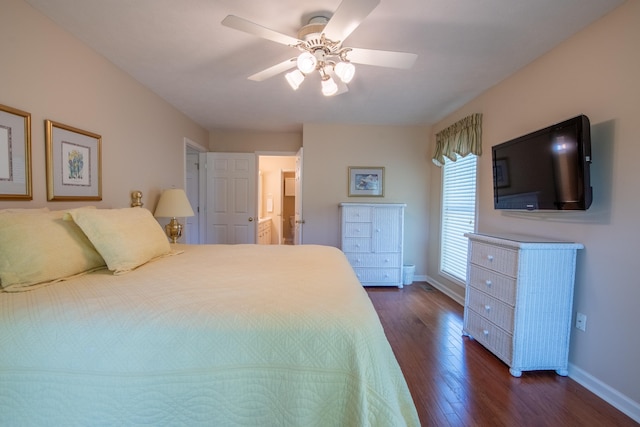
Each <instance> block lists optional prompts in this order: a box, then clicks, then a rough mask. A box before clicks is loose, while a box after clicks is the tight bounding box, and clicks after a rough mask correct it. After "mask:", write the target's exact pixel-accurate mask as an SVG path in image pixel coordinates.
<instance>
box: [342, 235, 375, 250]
mask: <svg viewBox="0 0 640 427" xmlns="http://www.w3.org/2000/svg"><path fill="white" fill-rule="evenodd" d="M342 251H343V252H371V239H370V238H366V237H363V238H361V239H358V238H345V239H343V245H342Z"/></svg>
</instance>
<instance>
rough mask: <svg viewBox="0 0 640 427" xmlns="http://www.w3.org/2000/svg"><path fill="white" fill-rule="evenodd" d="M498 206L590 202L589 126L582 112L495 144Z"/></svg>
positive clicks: (558, 206) (569, 206)
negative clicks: (576, 115)
mask: <svg viewBox="0 0 640 427" xmlns="http://www.w3.org/2000/svg"><path fill="white" fill-rule="evenodd" d="M492 159H493V192H494V207H495V209H515V210H560V211H567V210H586V209H588V208H589V206H591V198H592V189H591V181H590V175H589V173H590V171H589V166H590V164H591V128H590V123H589V118H588V117H587V116H585V115H580V116H578V117H574V118H572V119H569V120H566V121H564V122H561V123H558V124H555V125H553V126H549V127H547V128H545V129H541V130H538V131H536V132H532V133H530V134H527V135H524V136H521V137H518V138H515V139H513V140H511V141H507V142H504V143H502V144H498V145H495V146H494V147H493V148H492Z"/></svg>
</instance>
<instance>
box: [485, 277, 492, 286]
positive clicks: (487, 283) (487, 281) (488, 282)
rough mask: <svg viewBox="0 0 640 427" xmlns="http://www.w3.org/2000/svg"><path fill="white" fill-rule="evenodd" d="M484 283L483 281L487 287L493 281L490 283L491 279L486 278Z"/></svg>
mask: <svg viewBox="0 0 640 427" xmlns="http://www.w3.org/2000/svg"><path fill="white" fill-rule="evenodd" d="M484 283H485V284H486V285H487V286H488V287H491V285H492V284H493V283H491V280H489V279H487V280H486V281H485V282H484Z"/></svg>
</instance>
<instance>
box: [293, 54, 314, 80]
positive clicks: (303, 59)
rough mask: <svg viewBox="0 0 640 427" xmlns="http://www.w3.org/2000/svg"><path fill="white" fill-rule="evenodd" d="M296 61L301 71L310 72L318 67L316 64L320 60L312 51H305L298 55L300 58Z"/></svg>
mask: <svg viewBox="0 0 640 427" xmlns="http://www.w3.org/2000/svg"><path fill="white" fill-rule="evenodd" d="M296 63H297V65H298V69H299V70H300V71H302V72H303V73H305V74H309V73H310V72H312V71H313V70H315V69H316V64H317V63H318V60H317V59H316V57H315V56H313V54H312V53H311V52H306V51H305V52H302V53H301V54H300V55H299V56H298V60H297V61H296Z"/></svg>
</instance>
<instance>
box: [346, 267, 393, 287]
mask: <svg viewBox="0 0 640 427" xmlns="http://www.w3.org/2000/svg"><path fill="white" fill-rule="evenodd" d="M353 271H355V272H356V276H358V280H360V282H361V283H363V284H367V283H368V282H371V283H393V284H398V283H402V281H401V277H400V276H401V275H402V270H401V269H399V268H358V267H354V269H353Z"/></svg>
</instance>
